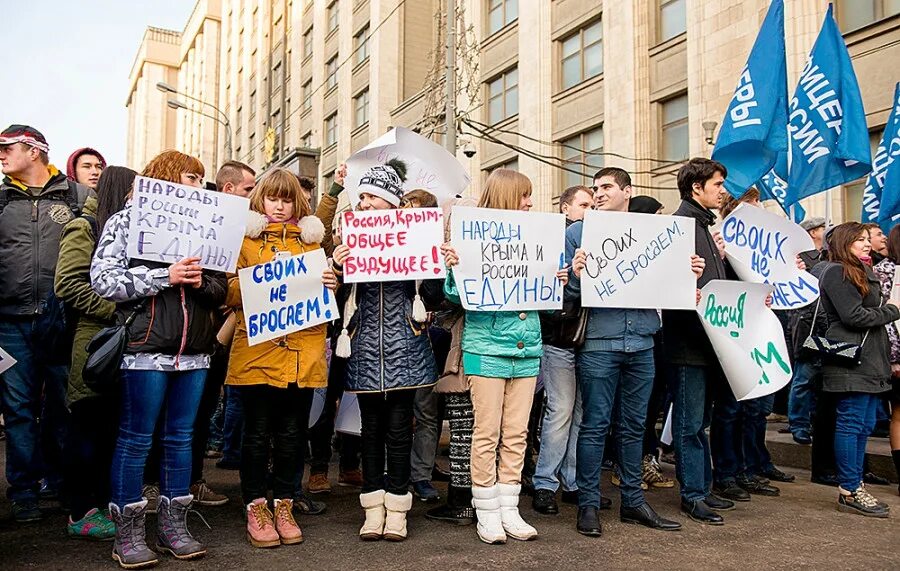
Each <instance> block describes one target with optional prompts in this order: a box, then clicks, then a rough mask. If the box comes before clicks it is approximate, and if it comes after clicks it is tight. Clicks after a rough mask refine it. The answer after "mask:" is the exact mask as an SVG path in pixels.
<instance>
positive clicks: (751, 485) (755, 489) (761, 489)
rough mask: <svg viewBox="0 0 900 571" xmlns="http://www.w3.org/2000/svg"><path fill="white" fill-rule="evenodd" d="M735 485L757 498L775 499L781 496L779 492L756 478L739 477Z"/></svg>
mask: <svg viewBox="0 0 900 571" xmlns="http://www.w3.org/2000/svg"><path fill="white" fill-rule="evenodd" d="M737 485H738V486H740V487H741V488H743V489H744V490H746V491H748V492H750V493H751V494H756V495H757V496H769V497H775V496H780V495H781V490H779V489H778V488H776V487H775V486H771V485H769V484H767V483H765V482H764V481H762V480H760V479H759V478H757V477H756V476H740V477H739V478H738V479H737Z"/></svg>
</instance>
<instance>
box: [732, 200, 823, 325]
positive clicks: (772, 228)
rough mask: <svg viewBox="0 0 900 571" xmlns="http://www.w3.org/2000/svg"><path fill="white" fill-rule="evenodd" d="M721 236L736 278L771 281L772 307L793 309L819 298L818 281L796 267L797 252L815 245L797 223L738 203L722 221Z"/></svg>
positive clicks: (749, 280) (763, 281)
mask: <svg viewBox="0 0 900 571" xmlns="http://www.w3.org/2000/svg"><path fill="white" fill-rule="evenodd" d="M722 238H724V239H725V255H726V256H727V257H728V261H729V262H730V263H731V267H732V268H734V271H735V272H736V273H737V275H738V277H739V278H741V279H742V280H744V281H746V282H756V283H766V284H771V286H772V288H773V291H772V309H796V308H798V307H803V306H804V305H809V304H810V303H813V302H814V301H816V299H817V298H818V297H819V280H817V279H816V278H815V276H813V275H812V274H810V273H809V272H807V271H805V270H800V269H798V268H797V254H799V253H800V252H805V251H807V250H812V249H813V248H815V246H814V245H813V241H812V238H810V237H809V234H808V233H807V232H806V231H805V230H804V229H803V228H801V227H800V226H798V225H797V224H794V223H793V222H791V221H790V220H788V219H787V218H784V217H782V216H779V215H777V214H774V213H772V212H768V211H766V210H765V209H763V208H757V207H755V206H751V205H749V204H741V205H740V206H738V207H737V208H736V209H735V210H734V212H732V213H731V215H729V216H728V218H726V219H725V221H724V222H723V223H722Z"/></svg>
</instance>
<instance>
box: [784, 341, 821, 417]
mask: <svg viewBox="0 0 900 571" xmlns="http://www.w3.org/2000/svg"><path fill="white" fill-rule="evenodd" d="M820 373H821V367H820V366H819V364H818V363H817V362H814V361H808V360H806V359H797V360H796V361H794V376H793V377H792V378H791V392H790V397H789V398H788V426H789V427H790V429H791V432H792V433H795V434H796V433H797V431H798V430H805V431H807V432H809V430H810V428H811V427H812V424H811V422H812V421H811V420H810V419H811V417H812V409H813V398H814V395H815V389H816V387H815V380H816V377H817V376H818V375H819V374H820Z"/></svg>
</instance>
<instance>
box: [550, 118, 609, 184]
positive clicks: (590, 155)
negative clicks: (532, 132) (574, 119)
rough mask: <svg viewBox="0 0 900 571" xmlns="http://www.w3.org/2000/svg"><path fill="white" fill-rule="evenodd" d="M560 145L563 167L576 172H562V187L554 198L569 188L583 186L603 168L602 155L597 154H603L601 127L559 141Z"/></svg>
mask: <svg viewBox="0 0 900 571" xmlns="http://www.w3.org/2000/svg"><path fill="white" fill-rule="evenodd" d="M560 145H561V146H562V159H563V166H564V167H566V168H567V169H571V170H573V171H578V172H577V173H576V172H569V171H563V187H562V188H561V189H560V191H559V192H557V193H556V196H559V195H560V194H562V190H563V189H566V188H569V187H570V186H575V185H577V184H585V181H586V180H589V179H590V178H591V177H593V176H594V173H596V172H597V171H598V170H600V169H601V168H603V155H601V154H599V153H602V152H603V127H597V128H595V129H591V130H590V131H585V132H583V133H580V134H578V135H575V136H574V137H569V138H568V139H565V140H562V141H560ZM588 186H589V185H588Z"/></svg>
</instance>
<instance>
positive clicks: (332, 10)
mask: <svg viewBox="0 0 900 571" xmlns="http://www.w3.org/2000/svg"><path fill="white" fill-rule="evenodd" d="M325 11H326V18H327V19H328V33H329V34H330V33H331V32H333V31H335V30H337V27H338V3H337V2H332V3H331V4H329V5H328V8H326V9H325Z"/></svg>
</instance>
